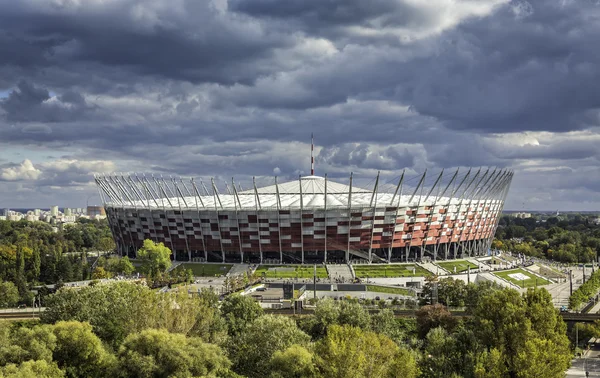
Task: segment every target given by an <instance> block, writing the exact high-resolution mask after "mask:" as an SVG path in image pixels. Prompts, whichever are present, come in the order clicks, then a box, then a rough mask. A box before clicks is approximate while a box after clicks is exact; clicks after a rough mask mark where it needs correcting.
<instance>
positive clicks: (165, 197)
mask: <svg viewBox="0 0 600 378" xmlns="http://www.w3.org/2000/svg"><path fill="white" fill-rule="evenodd" d="M152 179H153V180H154V184H155V185H156V189H157V190H158V193H159V195H160V196H161V197H160V198H161V202H162V208H163V213H164V216H165V218H164V219H165V222H166V223H167V235H168V236H169V242H170V244H171V251H174V250H175V247H173V238H172V237H171V229H170V228H169V215H168V214H167V207H166V205H165V199H166V200H167V201H169V198H168V197H167V193H166V192H165V190H164V188H163V187H162V186H161V185H160V182H159V181H158V180H157V179H156V177H154V176H152ZM169 205H170V206H171V208H172V207H173V206H172V205H171V202H170V201H169ZM161 225H162V222H161ZM163 227H164V226H163ZM163 235H164V232H163ZM166 241H167V240H166V236H165V242H166Z"/></svg>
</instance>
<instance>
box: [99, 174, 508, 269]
mask: <svg viewBox="0 0 600 378" xmlns="http://www.w3.org/2000/svg"><path fill="white" fill-rule="evenodd" d="M512 177H513V173H512V172H510V171H508V170H497V169H495V170H491V169H487V170H483V169H479V170H477V171H474V170H469V171H468V172H467V173H465V174H462V175H461V174H459V171H458V170H457V171H456V172H455V173H453V174H449V175H444V172H443V171H442V172H441V173H440V174H439V175H437V176H434V177H433V178H432V181H434V182H433V183H432V184H426V173H424V174H423V175H419V176H415V177H413V178H412V179H410V180H409V179H407V180H405V175H404V173H402V175H401V176H400V177H399V179H398V180H397V183H395V184H394V185H392V184H389V185H388V184H385V185H384V184H380V180H379V175H378V176H377V178H376V179H375V183H374V185H373V189H369V190H367V189H362V188H360V187H357V186H353V185H352V182H353V178H352V175H350V179H349V184H348V185H346V184H341V183H338V182H334V181H331V180H328V179H327V177H326V176H325V177H319V176H312V175H311V176H305V177H300V178H299V179H298V180H297V181H290V182H285V183H281V184H279V183H277V178H275V180H274V182H275V184H274V185H269V186H265V187H260V188H257V186H256V184H255V183H254V184H253V189H251V190H241V188H236V184H235V183H234V182H233V180H232V183H231V187H229V185H227V190H226V193H220V192H219V190H218V189H217V187H216V185H215V182H214V180H212V179H211V185H210V187H211V188H210V190H209V189H208V188H207V187H206V185H204V183H202V182H200V183H199V185H198V184H197V183H196V182H195V181H194V180H189V181H184V180H183V179H178V180H175V179H171V180H164V179H162V178H160V179H159V178H155V177H152V178H151V179H149V178H146V177H145V176H142V177H140V176H137V175H134V176H131V175H128V176H125V175H116V174H114V175H107V176H96V183H97V185H98V188H99V191H100V195H101V197H102V198H103V201H104V203H105V208H106V214H107V217H108V221H109V224H110V228H111V231H112V233H113V236H114V238H115V241H116V244H117V248H118V251H119V253H120V254H121V255H129V256H131V257H135V255H136V253H137V251H138V249H139V248H141V246H142V243H143V241H144V240H145V239H151V240H153V241H155V242H162V243H164V244H165V245H166V246H167V247H169V248H171V249H172V250H173V251H174V259H175V260H178V261H209V262H211V261H212V262H251V263H321V262H338V263H339V262H348V261H350V260H366V261H368V262H408V261H415V260H417V261H418V260H423V259H427V258H429V259H432V260H436V259H453V258H462V257H466V256H476V255H484V254H486V253H487V251H488V250H489V246H490V243H491V241H492V239H493V236H494V233H495V230H496V227H497V224H498V220H499V215H500V214H501V212H502V208H503V206H504V199H505V197H506V194H507V191H508V188H509V186H510V182H511V180H512ZM411 180H412V182H409V181H411ZM417 182H418V183H417ZM386 185H388V186H387V187H386Z"/></svg>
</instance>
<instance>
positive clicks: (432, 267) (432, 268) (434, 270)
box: [417, 262, 450, 276]
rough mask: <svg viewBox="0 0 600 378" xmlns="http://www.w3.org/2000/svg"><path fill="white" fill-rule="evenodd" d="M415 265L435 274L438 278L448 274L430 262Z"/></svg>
mask: <svg viewBox="0 0 600 378" xmlns="http://www.w3.org/2000/svg"><path fill="white" fill-rule="evenodd" d="M417 265H419V266H420V267H421V268H423V269H426V270H428V271H430V272H431V273H433V274H437V275H438V276H440V275H446V274H450V272H448V271H447V270H446V269H444V268H442V267H441V266H438V265H435V264H433V263H430V262H427V263H417Z"/></svg>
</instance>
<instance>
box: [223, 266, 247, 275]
mask: <svg viewBox="0 0 600 378" xmlns="http://www.w3.org/2000/svg"><path fill="white" fill-rule="evenodd" d="M248 268H250V265H248V264H233V266H232V267H231V269H230V270H229V272H228V273H227V277H234V276H237V275H240V274H244V273H245V272H247V271H248Z"/></svg>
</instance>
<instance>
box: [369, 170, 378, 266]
mask: <svg viewBox="0 0 600 378" xmlns="http://www.w3.org/2000/svg"><path fill="white" fill-rule="evenodd" d="M378 187H379V171H377V178H376V179H375V186H374V187H373V194H372V195H371V202H370V203H369V207H370V208H371V211H372V214H371V216H372V218H373V219H372V220H371V239H370V240H369V264H371V263H372V262H373V256H372V252H373V234H374V233H375V211H376V210H377V189H379V188H378ZM373 200H374V201H375V202H373ZM373 203H375V206H373Z"/></svg>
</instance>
